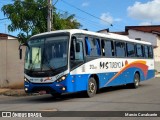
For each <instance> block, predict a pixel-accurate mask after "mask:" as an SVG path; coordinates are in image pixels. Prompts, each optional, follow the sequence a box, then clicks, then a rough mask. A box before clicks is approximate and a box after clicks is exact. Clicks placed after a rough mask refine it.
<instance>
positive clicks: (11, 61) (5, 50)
mask: <svg viewBox="0 0 160 120" xmlns="http://www.w3.org/2000/svg"><path fill="white" fill-rule="evenodd" d="M18 48H19V42H18V40H16V39H15V38H14V39H8V40H0V56H1V57H0V87H12V88H19V87H23V79H24V67H23V66H24V60H19V51H18ZM23 56H24V50H23Z"/></svg>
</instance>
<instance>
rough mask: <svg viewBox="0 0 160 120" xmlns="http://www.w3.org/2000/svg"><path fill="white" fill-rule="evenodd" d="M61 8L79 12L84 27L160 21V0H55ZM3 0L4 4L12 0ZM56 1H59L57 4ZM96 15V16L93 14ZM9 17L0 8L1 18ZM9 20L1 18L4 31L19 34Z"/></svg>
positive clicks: (113, 29) (121, 26) (0, 2)
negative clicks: (10, 27)
mask: <svg viewBox="0 0 160 120" xmlns="http://www.w3.org/2000/svg"><path fill="white" fill-rule="evenodd" d="M52 1H53V5H55V7H56V8H57V12H59V13H62V14H63V13H64V12H65V11H66V12H68V14H75V19H77V21H78V22H80V23H81V25H82V27H81V28H80V29H88V30H90V31H99V30H102V29H108V28H109V31H111V32H116V31H117V32H119V31H124V30H125V26H138V25H160V7H159V6H160V0H58V1H57V0H52ZM12 2H13V1H12V0H0V8H1V7H2V6H3V5H5V4H9V3H12ZM55 3H56V4H55ZM93 16H94V17H93ZM3 18H5V16H4V15H3V12H2V11H0V19H3ZM9 24H10V21H9V20H0V28H1V29H0V33H7V34H11V35H14V36H16V35H17V34H18V32H19V31H16V32H8V30H7V25H9Z"/></svg>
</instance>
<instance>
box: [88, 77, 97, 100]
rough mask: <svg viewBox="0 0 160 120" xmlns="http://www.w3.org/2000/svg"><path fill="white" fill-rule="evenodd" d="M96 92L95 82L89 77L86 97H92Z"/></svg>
mask: <svg viewBox="0 0 160 120" xmlns="http://www.w3.org/2000/svg"><path fill="white" fill-rule="evenodd" d="M96 92H97V83H96V80H95V79H94V78H93V77H91V78H90V79H89V81H88V89H87V97H93V96H94V95H95V94H96Z"/></svg>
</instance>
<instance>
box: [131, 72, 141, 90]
mask: <svg viewBox="0 0 160 120" xmlns="http://www.w3.org/2000/svg"><path fill="white" fill-rule="evenodd" d="M139 83H140V76H139V74H138V73H135V75H134V82H133V83H132V88H138V87H139Z"/></svg>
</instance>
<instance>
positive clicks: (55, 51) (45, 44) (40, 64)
mask: <svg viewBox="0 0 160 120" xmlns="http://www.w3.org/2000/svg"><path fill="white" fill-rule="evenodd" d="M68 49H69V35H53V36H42V37H35V38H31V39H30V40H29V41H28V43H27V48H26V54H25V63H24V65H25V71H27V72H49V71H51V72H52V73H54V72H56V71H57V70H58V71H59V70H60V71H61V69H64V68H65V69H67V68H68ZM56 73H57V72H56ZM52 75H54V74H52Z"/></svg>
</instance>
